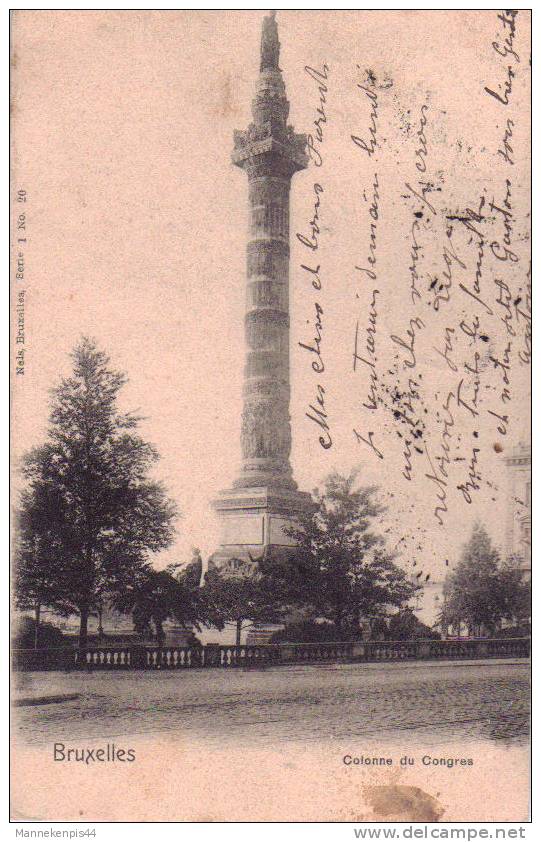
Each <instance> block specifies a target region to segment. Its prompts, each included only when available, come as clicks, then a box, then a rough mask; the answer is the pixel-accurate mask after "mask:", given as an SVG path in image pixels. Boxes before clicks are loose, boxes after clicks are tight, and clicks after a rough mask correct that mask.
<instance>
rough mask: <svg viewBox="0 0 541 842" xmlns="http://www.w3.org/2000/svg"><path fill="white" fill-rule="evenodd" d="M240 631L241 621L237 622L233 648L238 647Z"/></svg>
mask: <svg viewBox="0 0 541 842" xmlns="http://www.w3.org/2000/svg"><path fill="white" fill-rule="evenodd" d="M241 631H242V620H237V635H236V639H235V646H240V633H241Z"/></svg>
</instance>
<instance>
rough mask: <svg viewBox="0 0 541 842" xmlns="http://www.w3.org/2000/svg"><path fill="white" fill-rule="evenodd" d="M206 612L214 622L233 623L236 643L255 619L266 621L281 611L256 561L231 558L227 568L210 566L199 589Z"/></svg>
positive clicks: (278, 614)
mask: <svg viewBox="0 0 541 842" xmlns="http://www.w3.org/2000/svg"><path fill="white" fill-rule="evenodd" d="M202 592H203V598H204V600H205V603H206V605H207V606H208V610H209V612H212V614H213V615H214V616H215V617H217V618H218V622H217V623H215V625H218V627H220V626H221V627H222V628H223V626H224V624H226V623H232V624H233V625H234V626H235V643H236V645H237V646H240V641H241V634H242V630H243V628H246V627H247V626H249V625H253V623H257V622H270V621H273V620H276V619H278V618H279V617H280V616H281V614H280V611H279V607H278V602H277V600H276V594H275V593H274V590H273V583H272V582H270V581H269V579H268V578H267V577H263V576H262V574H261V571H260V569H259V564H258V562H257V561H255V560H254V562H253V563H252V564H250V563H248V562H243V561H242V560H241V559H232V560H231V562H230V568H229V569H222V570H217V569H216V568H211V569H210V570H209V571H208V572H207V574H206V576H205V584H204V587H203V589H202Z"/></svg>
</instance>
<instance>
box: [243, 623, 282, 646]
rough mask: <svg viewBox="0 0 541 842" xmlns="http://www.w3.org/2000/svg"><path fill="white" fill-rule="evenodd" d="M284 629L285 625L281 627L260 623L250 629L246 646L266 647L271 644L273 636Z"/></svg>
mask: <svg viewBox="0 0 541 842" xmlns="http://www.w3.org/2000/svg"><path fill="white" fill-rule="evenodd" d="M283 628H284V625H283V623H281V624H280V625H278V624H274V625H273V624H272V623H264V624H263V623H259V624H257V625H254V626H252V628H251V629H248V633H247V635H246V646H264V645H265V644H268V643H270V642H271V638H272V636H273V634H275V632H277V631H281V630H282V629H283Z"/></svg>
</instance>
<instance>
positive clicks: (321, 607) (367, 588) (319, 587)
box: [261, 472, 416, 638]
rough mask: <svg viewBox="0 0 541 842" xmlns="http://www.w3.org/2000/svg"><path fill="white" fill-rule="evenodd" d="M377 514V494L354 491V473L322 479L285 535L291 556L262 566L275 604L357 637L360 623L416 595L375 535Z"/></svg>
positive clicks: (340, 633)
mask: <svg viewBox="0 0 541 842" xmlns="http://www.w3.org/2000/svg"><path fill="white" fill-rule="evenodd" d="M382 513H383V508H382V507H381V506H380V505H379V504H378V502H377V499H376V489H375V488H371V487H368V488H366V487H365V488H359V487H357V476H356V473H355V472H354V473H351V474H350V475H349V476H347V477H346V476H342V475H340V474H338V473H333V474H332V475H331V476H329V477H328V479H327V480H326V482H325V485H324V488H323V491H321V492H319V491H317V490H316V491H315V492H314V508H313V511H312V512H306V513H305V515H304V516H303V517H302V518H301V519H300V521H299V523H298V525H297V526H295V527H293V528H291V529H290V530H289V531H290V533H291V535H292V536H293V537H294V538H295V540H296V543H297V546H296V547H295V548H294V549H293V550H292V551H291V554H290V555H289V556H284V555H282V556H281V557H280V558H279V559H273V558H272V555H271V556H269V557H268V558H267V559H263V561H262V564H261V567H262V569H263V571H264V573H265V574H266V575H267V576H269V577H270V578H272V579H274V581H275V588H274V591H275V596H276V599H281V600H282V602H284V603H288V604H289V605H290V606H291V607H293V606H303V605H304V606H306V607H308V608H309V610H310V613H311V614H312V616H316V617H320V618H324V619H326V620H330V621H331V622H332V623H333V624H334V626H335V629H336V635H337V638H340V637H343V636H347V635H349V634H352V633H353V634H354V633H356V632H358V629H359V623H360V620H361V619H362V618H363V617H373V616H374V615H378V614H379V615H382V614H385V613H386V612H387V610H388V609H389V608H391V607H400V606H402V605H404V604H405V603H407V602H408V601H409V600H410V599H411V597H412V595H413V594H414V592H415V590H416V588H415V586H413V585H412V584H411V583H410V582H409V581H408V580H407V578H406V576H405V573H404V571H403V570H401V569H400V568H399V567H398V566H397V565H396V564H395V563H394V561H393V558H392V555H391V554H390V553H389V552H388V551H387V550H386V549H385V545H384V541H383V538H382V537H381V536H380V535H378V534H377V532H376V531H375V523H376V520H377V518H378V517H379V515H381V514H382Z"/></svg>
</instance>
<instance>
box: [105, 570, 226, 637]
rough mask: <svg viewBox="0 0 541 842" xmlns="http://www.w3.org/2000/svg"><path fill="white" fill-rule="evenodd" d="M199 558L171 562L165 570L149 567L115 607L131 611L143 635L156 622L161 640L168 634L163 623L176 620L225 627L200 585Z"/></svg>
mask: <svg viewBox="0 0 541 842" xmlns="http://www.w3.org/2000/svg"><path fill="white" fill-rule="evenodd" d="M200 578H201V567H200V558H199V561H198V560H197V559H195V560H193V561H192V562H191V563H190V564H188V565H186V566H183V567H181V565H178V564H170V565H168V566H167V567H166V568H165V569H164V570H154V569H153V568H151V567H147V568H145V569H144V570H141V571H140V572H139V573H138V575H137V576H136V577H135V579H134V582H133V583H132V584H131V585H130V586H129V587H128V588H126V590H125V591H124V592H123V593H122V594H120V595H119V596H118V597H117V598H116V599H115V602H114V604H115V607H116V608H118V609H119V610H121V611H122V612H124V613H131V614H132V616H133V621H134V626H135V629H136V631H137V632H139V633H140V634H141V635H142V636H144V635H145V634H146V633H148V632H149V631H150V627H151V623H152V624H153V625H154V629H155V632H156V637H157V639H158V642H160V643H161V642H162V641H163V640H164V638H165V633H164V630H163V624H164V622H165V621H166V620H176V621H177V622H178V623H180V624H181V625H183V626H184V627H185V628H187V629H188V628H192V627H195V628H196V629H197V630H198V631H200V630H201V626H209V625H214V626H217V627H218V628H220V627H222V628H223V624H222V622H221V617H220V615H219V614H218V612H217V611H216V610H215V609H214V606H213V605H212V603H209V601H208V599H207V598H206V596H207V594H206V592H205V590H204V589H203V588H201V587H200V584H199V583H200Z"/></svg>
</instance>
